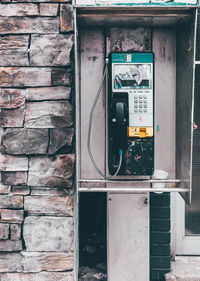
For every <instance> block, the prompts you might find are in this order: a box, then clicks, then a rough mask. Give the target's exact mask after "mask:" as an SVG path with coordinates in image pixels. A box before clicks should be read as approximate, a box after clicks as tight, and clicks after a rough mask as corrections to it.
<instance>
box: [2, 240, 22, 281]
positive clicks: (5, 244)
mask: <svg viewBox="0 0 200 281" xmlns="http://www.w3.org/2000/svg"><path fill="white" fill-rule="evenodd" d="M21 250H22V241H21V240H16V241H11V240H2V241H0V252H18V251H21ZM1 281H2V280H1Z"/></svg>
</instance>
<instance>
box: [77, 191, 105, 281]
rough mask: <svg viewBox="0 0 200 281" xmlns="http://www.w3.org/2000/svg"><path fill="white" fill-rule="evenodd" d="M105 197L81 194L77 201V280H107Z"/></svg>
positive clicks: (103, 194)
mask: <svg viewBox="0 0 200 281" xmlns="http://www.w3.org/2000/svg"><path fill="white" fill-rule="evenodd" d="M106 198H107V196H106V193H101V192H98V193H95V192H94V193H93V192H88V193H81V194H80V199H79V280H80V281H95V280H103V281H106V280H107V203H106V202H107V199H106Z"/></svg>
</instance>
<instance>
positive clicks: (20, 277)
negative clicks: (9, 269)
mask: <svg viewBox="0 0 200 281" xmlns="http://www.w3.org/2000/svg"><path fill="white" fill-rule="evenodd" d="M0 278H1V281H74V278H73V273H72V272H56V273H55V272H41V273H5V274H0Z"/></svg>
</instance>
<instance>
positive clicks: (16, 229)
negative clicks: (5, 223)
mask: <svg viewBox="0 0 200 281" xmlns="http://www.w3.org/2000/svg"><path fill="white" fill-rule="evenodd" d="M20 238H21V224H11V225H10V239H11V240H19V239H20Z"/></svg>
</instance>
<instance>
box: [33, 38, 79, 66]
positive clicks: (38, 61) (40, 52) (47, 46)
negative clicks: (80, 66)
mask: <svg viewBox="0 0 200 281" xmlns="http://www.w3.org/2000/svg"><path fill="white" fill-rule="evenodd" d="M72 47H73V35H62V34H47V35H46V34H45V35H44V34H42V35H41V34H33V35H32V37H31V47H30V64H31V65H35V66H65V65H69V64H70V53H71V50H72Z"/></svg>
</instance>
